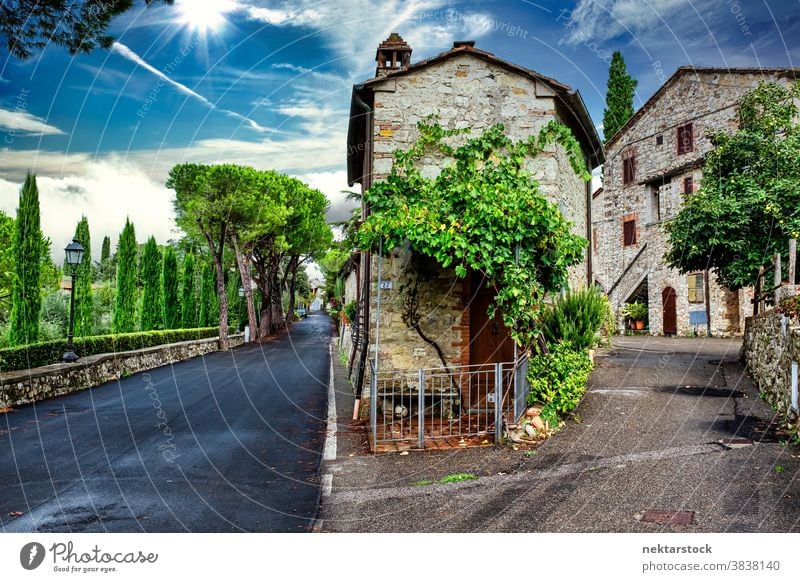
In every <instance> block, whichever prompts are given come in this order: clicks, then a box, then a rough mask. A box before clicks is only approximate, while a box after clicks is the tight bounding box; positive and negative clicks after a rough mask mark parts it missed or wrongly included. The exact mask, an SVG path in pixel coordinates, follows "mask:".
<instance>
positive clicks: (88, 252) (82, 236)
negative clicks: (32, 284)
mask: <svg viewBox="0 0 800 582" xmlns="http://www.w3.org/2000/svg"><path fill="white" fill-rule="evenodd" d="M75 238H76V239H77V240H78V242H80V243H81V245H83V249H84V253H83V258H82V259H81V263H80V264H79V265H78V266H77V268H76V269H75V271H76V277H75V337H80V336H84V335H92V327H93V325H92V317H93V315H94V305H93V303H92V243H91V238H90V236H89V220H88V219H87V218H86V217H85V216H82V217H81V219H80V221H79V222H78V226H77V227H76V228H75Z"/></svg>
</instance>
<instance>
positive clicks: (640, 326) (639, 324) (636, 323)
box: [633, 320, 644, 329]
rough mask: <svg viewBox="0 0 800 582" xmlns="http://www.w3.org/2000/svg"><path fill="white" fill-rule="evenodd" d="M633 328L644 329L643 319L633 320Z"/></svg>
mask: <svg viewBox="0 0 800 582" xmlns="http://www.w3.org/2000/svg"><path fill="white" fill-rule="evenodd" d="M633 329H644V321H641V320H637V321H634V322H633Z"/></svg>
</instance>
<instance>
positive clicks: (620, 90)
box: [603, 51, 638, 141]
mask: <svg viewBox="0 0 800 582" xmlns="http://www.w3.org/2000/svg"><path fill="white" fill-rule="evenodd" d="M636 85H638V81H636V80H635V79H634V78H633V77H631V76H630V74H628V69H627V68H626V67H625V59H623V58H622V53H621V52H619V51H614V54H613V55H612V57H611V66H610V67H609V69H608V88H607V90H606V108H605V109H604V110H603V135H604V136H605V139H606V141H608V140H609V139H611V138H612V137H613V136H614V134H615V133H617V132H618V131H619V130H620V128H621V127H622V126H623V125H625V124H626V123H627V121H628V120H629V119H630V118H631V117H633V113H634V111H633V94H634V92H635V91H636Z"/></svg>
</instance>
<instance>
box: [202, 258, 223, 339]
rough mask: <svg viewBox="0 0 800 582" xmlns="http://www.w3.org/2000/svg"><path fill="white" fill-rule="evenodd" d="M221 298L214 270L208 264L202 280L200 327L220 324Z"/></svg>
mask: <svg viewBox="0 0 800 582" xmlns="http://www.w3.org/2000/svg"><path fill="white" fill-rule="evenodd" d="M218 318H219V297H218V295H217V279H216V274H215V273H214V269H212V268H211V265H210V264H208V263H206V264H204V265H203V273H202V276H201V278H200V316H199V325H200V327H210V326H212V325H217V324H218V323H219V322H218V321H217V319H218Z"/></svg>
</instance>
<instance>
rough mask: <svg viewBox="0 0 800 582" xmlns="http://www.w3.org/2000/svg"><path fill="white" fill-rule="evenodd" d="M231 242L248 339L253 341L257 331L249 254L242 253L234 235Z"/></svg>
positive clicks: (255, 338)
mask: <svg viewBox="0 0 800 582" xmlns="http://www.w3.org/2000/svg"><path fill="white" fill-rule="evenodd" d="M231 240H232V242H233V250H234V252H235V253H236V264H237V265H238V266H239V276H240V277H241V279H242V289H244V298H245V302H246V303H247V325H248V326H250V339H251V340H252V341H255V340H257V339H258V335H259V330H258V328H257V325H256V307H255V303H254V302H253V289H252V286H251V278H250V262H251V261H250V252H249V250H248V249H247V248H246V249H245V251H244V252H243V251H242V249H241V248H240V247H239V241H238V239H237V237H236V236H235V235H234V236H232V237H231Z"/></svg>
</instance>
